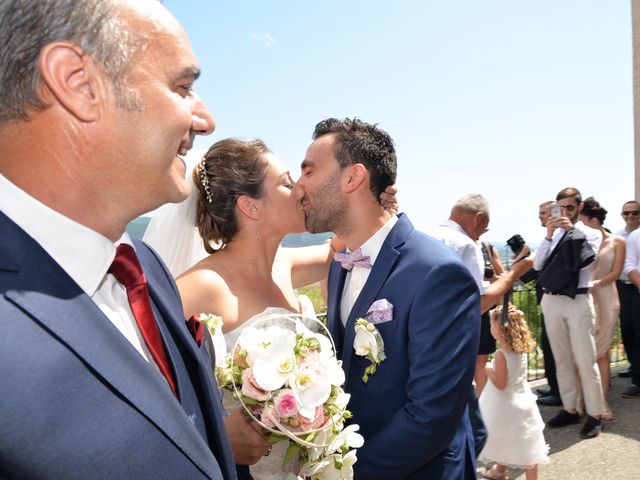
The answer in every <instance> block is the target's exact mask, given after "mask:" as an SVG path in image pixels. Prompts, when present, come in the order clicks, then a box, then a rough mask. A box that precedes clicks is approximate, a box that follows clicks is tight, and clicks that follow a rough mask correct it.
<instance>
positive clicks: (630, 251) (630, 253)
mask: <svg viewBox="0 0 640 480" xmlns="http://www.w3.org/2000/svg"><path fill="white" fill-rule="evenodd" d="M639 240H640V230H635V231H633V232H632V233H631V234H630V235H629V237H628V238H627V254H626V256H625V257H624V269H623V270H622V274H623V275H625V276H627V277H628V276H629V273H630V272H633V271H634V270H640V268H639V267H638V241H639Z"/></svg>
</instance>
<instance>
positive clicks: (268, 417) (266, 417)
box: [260, 405, 276, 428]
mask: <svg viewBox="0 0 640 480" xmlns="http://www.w3.org/2000/svg"><path fill="white" fill-rule="evenodd" d="M273 416H274V411H273V408H271V407H269V406H266V405H265V407H264V408H263V409H262V413H261V414H260V421H261V422H262V423H264V424H265V425H266V426H267V427H269V428H275V426H276V425H275V423H273V419H272V417H273Z"/></svg>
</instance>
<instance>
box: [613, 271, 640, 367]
mask: <svg viewBox="0 0 640 480" xmlns="http://www.w3.org/2000/svg"><path fill="white" fill-rule="evenodd" d="M616 287H618V298H619V299H620V331H621V333H622V343H623V345H624V351H625V352H626V353H627V360H629V363H630V364H632V365H633V363H635V362H634V360H635V359H634V358H633V356H634V352H633V344H634V343H635V338H636V332H638V330H637V328H636V327H634V321H633V297H634V294H636V295H637V294H638V289H637V288H636V286H635V285H633V284H632V283H624V282H621V281H620V280H617V281H616Z"/></svg>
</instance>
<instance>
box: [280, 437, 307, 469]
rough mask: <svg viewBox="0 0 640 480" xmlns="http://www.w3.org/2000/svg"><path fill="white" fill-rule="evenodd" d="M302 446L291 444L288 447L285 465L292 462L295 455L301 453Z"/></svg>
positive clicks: (283, 462)
mask: <svg viewBox="0 0 640 480" xmlns="http://www.w3.org/2000/svg"><path fill="white" fill-rule="evenodd" d="M301 448H302V445H298V444H297V443H293V442H292V443H290V444H289V446H288V447H287V452H286V453H285V454H284V460H283V461H282V464H283V465H286V464H287V463H289V462H290V461H291V459H292V458H293V456H294V455H297V454H298V452H300V449H301Z"/></svg>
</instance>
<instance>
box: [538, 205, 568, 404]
mask: <svg viewBox="0 0 640 480" xmlns="http://www.w3.org/2000/svg"><path fill="white" fill-rule="evenodd" d="M553 203H554V202H553V200H548V201H546V202H542V203H541V204H540V206H539V207H538V219H539V220H540V226H541V227H543V228H546V227H547V220H549V218H550V217H551V205H553ZM532 271H533V272H535V270H532ZM536 276H537V274H536ZM540 300H542V288H540V285H538V283H537V282H536V302H537V303H538V305H540ZM540 315H541V322H542V323H541V333H540V348H541V349H542V358H543V359H544V376H545V377H546V379H547V384H548V385H549V388H547V389H542V388H538V389H537V390H536V392H538V394H540V398H538V400H537V402H538V405H546V406H559V405H562V400H561V399H560V390H558V378H557V377H556V360H555V359H554V358H553V351H552V350H551V344H550V343H549V337H548V336H547V327H545V325H544V315H543V314H542V312H541V313H540Z"/></svg>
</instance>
